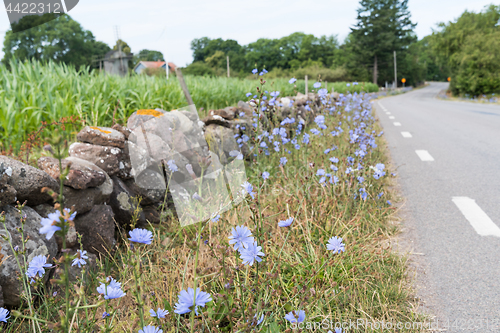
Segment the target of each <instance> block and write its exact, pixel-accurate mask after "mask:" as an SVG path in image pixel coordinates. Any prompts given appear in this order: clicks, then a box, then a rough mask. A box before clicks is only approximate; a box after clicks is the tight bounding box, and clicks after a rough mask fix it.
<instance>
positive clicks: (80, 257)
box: [71, 250, 89, 268]
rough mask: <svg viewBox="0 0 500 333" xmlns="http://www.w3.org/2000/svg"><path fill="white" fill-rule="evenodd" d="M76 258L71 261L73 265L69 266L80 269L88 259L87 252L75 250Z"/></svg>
mask: <svg viewBox="0 0 500 333" xmlns="http://www.w3.org/2000/svg"><path fill="white" fill-rule="evenodd" d="M75 255H76V258H75V259H73V263H72V264H71V266H75V265H78V268H81V267H82V265H85V264H86V263H87V262H86V261H85V260H84V259H88V258H89V257H88V256H87V251H85V250H83V251H82V250H76V254H75Z"/></svg>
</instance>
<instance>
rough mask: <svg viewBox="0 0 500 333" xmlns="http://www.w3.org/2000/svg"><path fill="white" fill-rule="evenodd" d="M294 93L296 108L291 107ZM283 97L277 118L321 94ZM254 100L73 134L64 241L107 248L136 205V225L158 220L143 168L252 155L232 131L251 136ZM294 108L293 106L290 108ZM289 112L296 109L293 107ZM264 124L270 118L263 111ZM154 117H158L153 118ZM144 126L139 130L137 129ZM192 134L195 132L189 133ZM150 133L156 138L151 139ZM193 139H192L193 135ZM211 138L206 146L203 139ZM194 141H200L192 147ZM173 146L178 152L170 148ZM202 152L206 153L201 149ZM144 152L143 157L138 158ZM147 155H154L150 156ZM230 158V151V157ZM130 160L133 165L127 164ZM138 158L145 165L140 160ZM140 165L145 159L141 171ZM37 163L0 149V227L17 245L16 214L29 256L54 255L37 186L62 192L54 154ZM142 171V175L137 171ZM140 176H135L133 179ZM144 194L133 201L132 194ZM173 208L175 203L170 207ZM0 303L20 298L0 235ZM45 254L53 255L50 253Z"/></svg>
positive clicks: (155, 192) (173, 175) (56, 247)
mask: <svg viewBox="0 0 500 333" xmlns="http://www.w3.org/2000/svg"><path fill="white" fill-rule="evenodd" d="M293 99H295V103H296V106H297V107H296V108H291V107H289V106H288V104H289V103H290V101H292V100H293ZM307 100H309V101H310V102H311V103H312V104H310V105H312V110H311V111H310V112H307V111H306V109H305V108H304V106H305V105H306V101H307ZM280 101H281V102H282V103H283V104H284V105H285V106H284V107H283V108H281V110H280V112H273V113H270V114H269V116H272V117H276V119H273V120H278V121H280V120H282V119H284V118H285V117H287V116H290V117H291V116H295V117H297V119H299V120H300V119H302V120H303V121H304V122H309V121H311V119H314V114H315V112H314V111H315V108H316V106H319V99H318V98H317V97H316V96H314V95H313V94H312V95H311V96H305V95H302V94H299V95H298V96H297V97H294V98H292V97H283V98H281V99H280ZM254 106H255V105H253V106H252V105H249V104H248V103H246V102H243V101H240V102H239V103H238V105H237V106H236V107H227V108H225V109H221V110H211V111H210V112H209V113H208V115H207V117H205V118H204V119H203V120H202V121H199V119H198V117H197V115H196V116H193V113H190V112H186V111H179V110H174V111H170V112H167V111H164V110H161V109H155V110H138V111H136V112H134V113H133V114H132V115H131V116H130V117H129V119H128V121H127V126H126V127H125V126H121V125H118V124H116V125H114V126H113V127H112V128H109V127H93V126H86V127H84V128H83V129H82V130H81V131H80V132H79V133H78V135H77V140H78V142H74V143H72V144H71V145H70V147H69V157H66V158H65V159H63V160H62V166H63V168H65V167H66V166H67V165H70V172H69V174H68V176H67V177H66V179H64V182H63V189H64V190H63V194H64V200H65V202H64V207H68V208H70V207H72V206H74V208H75V211H76V212H77V214H76V217H75V220H74V224H75V225H74V227H73V228H72V229H71V230H70V232H69V233H68V235H67V239H66V241H67V244H69V246H70V247H74V250H75V251H76V249H77V248H79V245H78V244H77V233H79V234H81V235H83V238H82V242H83V248H84V249H85V250H87V251H88V252H90V253H92V254H96V255H97V254H99V253H106V252H107V251H110V250H112V248H113V246H114V245H115V243H116V238H115V234H116V228H117V226H122V227H125V228H127V227H129V224H130V222H131V219H132V215H133V214H134V211H136V210H137V209H139V210H140V213H139V214H138V222H137V223H138V224H137V226H145V225H146V224H147V223H148V222H151V223H153V224H154V223H158V222H159V221H160V214H159V211H158V208H159V206H160V205H161V204H162V203H163V202H164V201H165V199H166V198H165V196H166V195H167V200H166V201H167V202H169V201H170V200H169V198H170V194H169V193H166V188H168V184H161V185H162V186H159V187H158V188H153V187H152V186H149V188H147V189H146V188H144V186H141V184H140V180H141V178H140V176H141V175H148V177H147V179H155V178H154V177H153V178H152V177H151V175H152V174H154V173H155V172H162V174H163V173H164V174H166V175H167V177H165V178H164V177H161V178H158V179H160V181H161V180H162V179H166V180H167V182H168V179H171V180H172V181H175V182H177V183H181V182H183V181H184V182H185V181H186V179H185V178H186V177H187V178H189V176H191V177H195V176H199V174H200V173H201V169H202V168H201V167H202V163H206V161H204V160H203V158H200V156H206V151H203V150H206V149H208V147H210V150H211V151H212V152H213V153H214V154H215V155H216V156H217V157H218V159H219V162H220V163H223V164H224V163H226V162H227V160H228V159H230V158H231V154H230V153H231V152H234V151H235V150H237V151H241V153H242V154H243V155H244V157H245V158H247V159H248V158H249V155H250V149H249V147H248V146H247V145H246V144H245V143H242V144H241V145H240V146H239V147H238V144H236V141H235V140H234V135H235V134H239V135H243V134H247V135H248V136H251V131H250V128H251V124H252V120H253V119H254V118H255V114H254ZM293 112H295V113H293ZM292 113H293V114H292ZM264 118H265V119H261V121H262V123H263V124H268V126H269V119H267V117H266V116H264ZM151 120H155V121H151ZM172 124H174V127H175V128H174V129H173V130H166V127H165V126H167V127H168V126H171V125H172ZM139 128H140V129H141V130H142V131H138V130H137V129H139ZM197 128H201V129H202V132H200V133H203V135H202V136H197V135H195V134H196V131H195V130H196V129H197ZM145 131H147V132H148V138H149V141H148V146H147V147H148V149H149V150H150V151H149V155H141V154H135V155H134V156H140V158H143V159H144V160H143V161H141V160H138V161H131V153H132V152H131V151H130V150H139V149H140V148H139V146H140V144H141V140H144V137H141V135H140V133H141V132H142V133H144V132H145ZM186 133H190V134H192V135H189V136H188V135H186ZM155 136H156V137H157V138H158V139H157V140H155V139H154V138H155ZM193 141H194V142H193ZM165 142H172V143H171V144H172V145H173V146H174V147H168V144H166V143H165ZM207 143H208V146H207ZM193 147H197V148H196V149H194V148H193ZM172 148H175V151H173V150H172ZM168 150H170V151H172V155H171V156H170V158H171V159H173V160H174V161H175V164H176V165H177V167H178V168H183V169H188V170H189V173H186V174H182V173H179V172H172V171H171V170H170V169H169V168H168V167H167V161H166V160H165V159H164V158H163V157H162V156H161V154H162V153H164V152H165V151H168ZM204 154H205V155H204ZM141 156H142V157H141ZM151 156H152V157H151ZM148 158H155V159H156V158H157V159H158V160H159V161H161V165H160V166H159V167H160V168H161V169H162V170H150V169H148V167H147V165H150V164H151V163H150V162H151V161H148V160H147V159H148ZM233 158H234V156H233ZM133 163H135V164H136V167H134V168H132V164H133ZM141 163H143V164H141ZM141 165H144V166H146V167H145V168H144V169H143V170H141V167H140V166H141ZM38 167H39V168H38V169H37V168H34V167H32V166H29V165H26V164H24V163H22V162H19V161H17V160H15V159H12V158H9V157H6V156H0V212H2V211H3V212H4V215H5V217H6V221H7V223H6V226H7V231H5V230H3V226H0V233H1V234H6V233H8V234H9V235H10V237H11V238H12V239H13V243H14V244H18V243H19V241H20V238H19V236H18V231H17V230H16V228H17V227H19V226H20V223H21V222H20V221H21V218H24V219H25V233H26V235H27V236H29V241H28V243H27V248H28V253H27V256H28V260H30V258H32V257H34V256H35V255H39V254H43V255H49V256H50V258H49V259H51V258H53V257H54V256H56V255H57V254H58V253H59V251H60V250H61V244H62V240H61V239H59V238H58V237H53V238H51V239H50V240H47V239H46V238H45V237H44V236H43V235H40V233H39V229H40V228H41V223H40V221H41V219H42V218H47V217H48V214H50V213H52V212H54V206H53V205H54V202H53V199H52V197H51V196H50V195H48V194H47V193H42V191H41V190H42V188H44V187H48V188H50V189H52V190H54V191H56V192H57V191H59V174H60V170H59V161H58V160H57V159H55V158H53V157H41V158H40V159H39V160H38ZM137 173H141V174H137ZM138 180H139V182H138ZM138 196H139V197H141V201H140V203H139V204H138V203H137V201H136V200H134V198H136V197H138ZM17 201H19V202H21V203H22V202H24V201H26V206H25V207H24V209H23V212H22V214H23V215H24V216H22V215H20V212H19V211H18V210H17V208H16V207H15V205H16V202H17ZM170 209H172V210H173V207H172V206H170ZM1 259H4V261H3V262H2V264H1V265H0V291H2V292H0V306H1V305H2V304H6V305H12V306H17V305H19V302H20V300H19V291H20V288H19V281H18V280H17V274H18V270H17V265H16V263H15V260H14V257H13V253H12V249H11V248H10V246H9V245H8V243H7V242H6V241H5V240H4V239H3V238H0V262H1ZM49 261H50V260H49Z"/></svg>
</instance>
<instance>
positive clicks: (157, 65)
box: [139, 61, 177, 70]
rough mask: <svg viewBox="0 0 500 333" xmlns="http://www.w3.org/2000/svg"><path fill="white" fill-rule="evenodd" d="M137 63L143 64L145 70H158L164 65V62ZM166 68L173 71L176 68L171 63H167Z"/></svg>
mask: <svg viewBox="0 0 500 333" xmlns="http://www.w3.org/2000/svg"><path fill="white" fill-rule="evenodd" d="M139 63H140V64H143V65H144V66H146V67H147V68H160V67H161V66H163V65H165V61H141V62H139ZM168 67H170V68H171V69H173V70H175V68H176V67H177V66H175V64H174V63H173V62H169V63H168Z"/></svg>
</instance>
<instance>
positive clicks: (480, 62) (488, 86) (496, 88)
mask: <svg viewBox="0 0 500 333" xmlns="http://www.w3.org/2000/svg"><path fill="white" fill-rule="evenodd" d="M464 44H465V45H464V47H463V48H462V50H461V52H460V53H459V54H458V55H457V58H458V60H459V66H458V70H457V72H456V75H455V77H453V78H452V80H451V86H450V88H451V89H452V92H453V93H454V94H457V93H458V94H461V95H463V94H471V95H473V96H477V95H481V94H492V93H500V31H496V32H493V33H490V34H480V33H477V34H474V35H471V36H469V37H467V39H466V42H465V43H464Z"/></svg>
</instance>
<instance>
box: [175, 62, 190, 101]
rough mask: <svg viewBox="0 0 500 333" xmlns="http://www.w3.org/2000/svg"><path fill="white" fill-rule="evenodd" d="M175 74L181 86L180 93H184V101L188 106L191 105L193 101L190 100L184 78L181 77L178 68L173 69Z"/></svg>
mask: <svg viewBox="0 0 500 333" xmlns="http://www.w3.org/2000/svg"><path fill="white" fill-rule="evenodd" d="M175 73H176V74H177V78H178V79H179V83H180V84H181V88H182V91H183V92H184V96H186V100H187V102H188V105H193V104H194V102H193V99H192V98H191V95H190V94H189V90H188V87H187V85H186V82H185V81H184V76H182V72H181V70H180V68H179V67H177V68H176V69H175Z"/></svg>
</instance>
